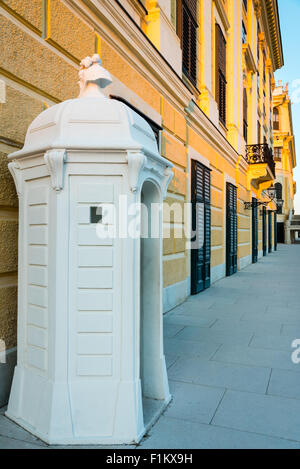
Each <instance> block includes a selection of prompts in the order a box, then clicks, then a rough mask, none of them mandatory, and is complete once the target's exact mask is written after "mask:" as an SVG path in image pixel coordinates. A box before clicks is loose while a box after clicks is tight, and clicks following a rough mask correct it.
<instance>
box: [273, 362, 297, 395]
mask: <svg viewBox="0 0 300 469" xmlns="http://www.w3.org/2000/svg"><path fill="white" fill-rule="evenodd" d="M294 366H295V369H296V368H299V367H300V364H299V365H294ZM268 394H269V395H272V396H281V397H289V398H292V399H300V373H299V372H298V373H295V372H293V371H287V370H272V374H271V379H270V383H269V386H268Z"/></svg>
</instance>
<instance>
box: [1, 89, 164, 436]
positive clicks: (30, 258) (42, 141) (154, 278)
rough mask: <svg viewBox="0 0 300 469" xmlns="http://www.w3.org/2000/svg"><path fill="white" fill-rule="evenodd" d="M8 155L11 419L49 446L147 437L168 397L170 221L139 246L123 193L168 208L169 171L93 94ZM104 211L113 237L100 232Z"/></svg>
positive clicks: (133, 118)
mask: <svg viewBox="0 0 300 469" xmlns="http://www.w3.org/2000/svg"><path fill="white" fill-rule="evenodd" d="M10 160H11V162H10V163H9V167H10V170H11V172H12V174H13V177H14V180H15V184H16V188H17V192H18V195H19V200H20V215H19V222H20V225H19V291H18V303H19V306H18V361H17V366H16V369H15V373H14V379H13V385H12V390H11V395H10V400H9V405H8V410H7V412H6V415H7V416H8V417H9V418H10V419H12V420H14V421H15V422H17V423H18V424H19V425H21V426H22V427H24V428H26V429H27V430H29V431H30V432H31V433H33V434H34V435H36V436H38V437H39V438H41V439H42V440H44V441H45V442H47V443H49V444H121V443H132V442H138V441H139V440H140V439H141V438H142V436H143V435H144V433H145V431H146V430H147V428H149V426H150V425H151V424H152V423H153V422H154V421H155V419H156V418H157V417H158V415H159V414H160V412H161V411H162V410H163V409H164V407H165V406H166V405H167V404H168V402H169V401H170V393H169V387H168V379H167V372H166V365H165V357H164V352H163V325H162V214H161V213H160V215H159V217H158V220H157V222H158V227H159V236H156V237H155V238H147V239H141V237H140V236H138V237H130V236H128V234H127V235H126V234H125V236H124V233H123V235H121V236H120V235H119V233H118V230H119V228H120V221H119V212H120V211H121V214H122V217H123V220H124V219H125V221H126V219H127V221H129V222H130V221H131V223H134V222H132V220H131V219H130V216H129V217H127V213H126V210H125V209H124V206H123V205H122V204H123V203H125V202H124V201H125V199H126V198H127V204H128V205H129V206H130V204H131V203H136V202H139V201H141V200H142V201H143V202H144V203H145V205H146V206H147V207H150V206H151V204H152V203H153V202H154V203H162V201H163V198H164V196H165V194H166V190H167V186H168V184H169V182H170V180H171V178H172V175H173V173H172V170H171V166H172V165H171V163H170V162H168V161H167V160H166V159H164V158H162V157H161V156H160V155H159V153H158V149H157V144H156V140H155V137H154V134H153V132H152V129H151V128H150V126H149V125H148V123H147V122H146V121H145V120H144V119H143V118H142V117H141V116H139V115H138V114H137V113H135V112H134V111H133V110H131V109H130V108H129V107H127V106H126V105H125V104H124V103H121V102H119V101H114V100H110V99H107V98H105V97H104V96H103V95H102V94H101V93H100V92H99V93H98V92H96V93H95V91H94V93H92V96H86V97H82V98H78V99H74V100H69V101H66V102H64V103H61V104H58V105H55V106H53V107H51V108H49V109H47V110H46V111H44V112H42V113H41V114H40V115H39V116H38V117H37V118H36V119H35V120H34V122H33V123H32V124H31V126H30V127H29V129H28V132H27V136H26V140H25V145H24V148H23V149H22V150H21V151H18V152H16V153H14V154H12V155H10ZM120 196H121V197H120ZM120 203H121V205H122V207H120ZM101 204H107V206H108V207H114V209H115V210H116V214H117V216H115V217H114V216H113V214H110V215H109V217H108V218H107V219H106V223H108V224H109V225H110V228H112V227H114V228H115V229H116V232H117V235H116V237H114V236H110V237H109V238H105V239H103V238H102V237H99V236H97V230H96V228H97V224H96V223H95V222H97V221H98V219H97V217H96V218H95V210H96V207H99V205H100V206H101ZM125 207H126V206H125ZM119 209H120V210H119ZM149 213H150V212H149ZM124 217H125V218H124ZM140 218H143V217H140ZM150 218H151V216H150V215H149V220H150ZM139 222H140V220H139V219H138V220H137V222H136V223H137V224H138V223H139ZM100 223H101V221H100ZM141 223H143V221H141Z"/></svg>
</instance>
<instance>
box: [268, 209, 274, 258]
mask: <svg viewBox="0 0 300 469" xmlns="http://www.w3.org/2000/svg"><path fill="white" fill-rule="evenodd" d="M268 219H269V230H268V231H269V253H271V252H272V242H273V236H272V234H273V230H272V212H271V210H268Z"/></svg>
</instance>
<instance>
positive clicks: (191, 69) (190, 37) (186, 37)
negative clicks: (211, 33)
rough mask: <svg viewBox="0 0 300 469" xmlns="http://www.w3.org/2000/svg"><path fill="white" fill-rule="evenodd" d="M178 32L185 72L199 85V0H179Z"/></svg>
mask: <svg viewBox="0 0 300 469" xmlns="http://www.w3.org/2000/svg"><path fill="white" fill-rule="evenodd" d="M177 32H178V35H179V37H180V39H181V48H182V70H183V73H184V74H185V75H186V76H187V78H188V79H189V80H190V81H191V82H192V83H193V84H194V85H195V86H197V34H198V1H197V0H178V2H177Z"/></svg>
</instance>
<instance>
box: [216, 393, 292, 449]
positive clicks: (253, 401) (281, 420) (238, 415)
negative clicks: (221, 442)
mask: <svg viewBox="0 0 300 469" xmlns="http://www.w3.org/2000/svg"><path fill="white" fill-rule="evenodd" d="M213 424H214V425H217V426H221V427H226V428H231V429H236V430H243V431H247V432H253V433H258V434H262V435H268V436H272V437H278V438H283V439H286V440H291V441H296V442H300V401H299V400H296V399H286V398H283V397H274V396H263V395H261V394H255V393H248V392H238V391H227V392H226V394H225V396H224V397H223V399H222V402H221V404H220V406H219V408H218V410H217V412H216V415H215V417H214V419H213Z"/></svg>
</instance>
